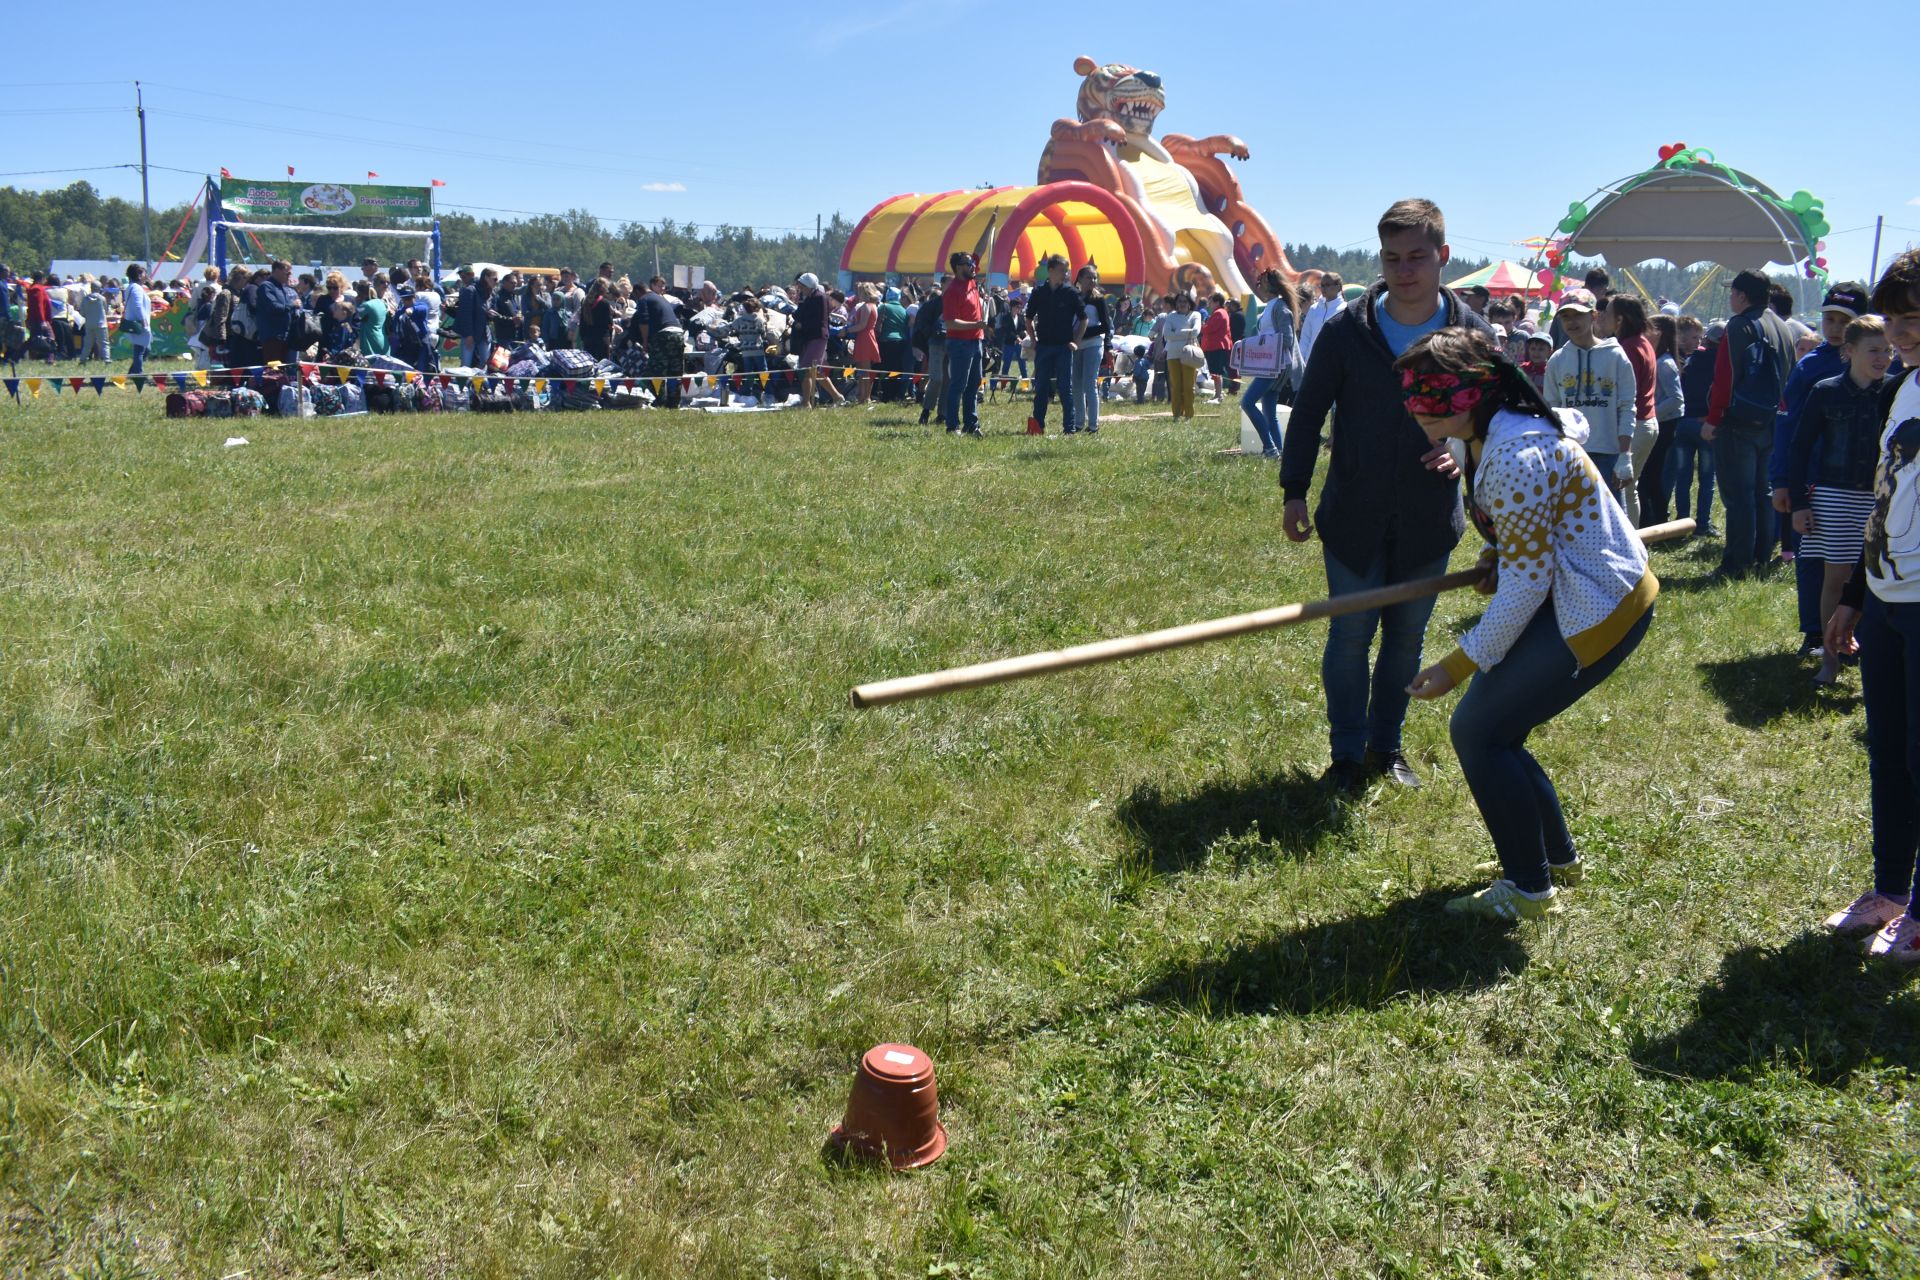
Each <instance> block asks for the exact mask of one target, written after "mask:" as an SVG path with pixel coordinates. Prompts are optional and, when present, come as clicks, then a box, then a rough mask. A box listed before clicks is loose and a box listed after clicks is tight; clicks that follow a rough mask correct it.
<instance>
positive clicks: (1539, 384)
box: [1520, 333, 1553, 396]
mask: <svg viewBox="0 0 1920 1280" xmlns="http://www.w3.org/2000/svg"><path fill="white" fill-rule="evenodd" d="M1526 352H1527V358H1526V360H1525V361H1524V362H1523V363H1522V364H1521V366H1520V367H1521V369H1523V370H1525V372H1526V375H1527V378H1528V380H1529V381H1531V382H1532V383H1533V389H1534V390H1535V391H1538V392H1540V393H1541V394H1542V395H1543V396H1544V395H1545V393H1546V389H1547V361H1548V360H1550V359H1552V358H1553V339H1552V338H1549V337H1548V336H1547V335H1546V334H1544V333H1532V334H1528V335H1527V339H1526Z"/></svg>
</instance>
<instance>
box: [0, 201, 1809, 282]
mask: <svg viewBox="0 0 1920 1280" xmlns="http://www.w3.org/2000/svg"><path fill="white" fill-rule="evenodd" d="M186 212H187V208H186V206H185V205H175V206H173V207H171V208H166V209H155V210H154V211H153V235H154V251H155V252H156V253H158V252H159V251H160V250H161V249H162V248H163V247H164V246H165V244H166V243H167V239H168V237H169V236H171V235H172V233H173V231H174V228H175V227H177V226H179V225H180V223H181V220H182V219H183V218H184V217H185V215H186ZM330 225H333V226H352V225H356V223H355V222H354V220H352V219H351V218H349V219H346V220H343V221H342V222H336V223H332V224H330ZM358 225H366V226H391V225H395V224H392V223H388V222H383V221H380V220H378V219H365V220H362V221H361V222H360V223H359V224H358ZM853 226H854V224H853V223H851V222H849V221H848V220H847V219H845V218H843V217H842V216H841V215H840V214H838V213H835V214H834V215H833V217H832V218H831V219H828V220H826V221H825V222H823V224H822V226H821V233H820V235H819V237H818V238H815V237H814V236H813V235H811V234H803V233H789V234H787V235H783V236H778V237H774V236H767V235H763V234H760V233H757V232H755V231H754V229H753V228H751V227H730V226H718V227H701V226H696V225H694V224H692V223H674V222H670V221H662V222H661V223H659V224H658V225H648V224H645V223H623V224H620V225H619V226H617V227H615V226H609V225H608V224H606V223H603V222H602V221H601V220H600V219H598V218H596V217H594V216H593V215H592V214H590V213H587V212H585V211H584V210H578V209H576V210H571V211H569V212H567V213H564V214H552V215H542V216H538V217H529V218H524V219H487V220H485V221H482V220H481V219H478V218H475V217H474V216H472V215H471V214H468V213H462V212H458V211H449V212H446V213H442V214H441V215H440V235H441V246H442V254H443V258H444V261H445V263H446V265H447V266H448V267H449V268H451V267H452V266H453V265H456V264H458V263H462V262H498V263H503V264H506V265H508V266H548V267H562V266H567V267H573V268H574V269H575V270H577V271H580V272H582V273H585V274H591V273H592V271H593V270H594V268H596V267H597V266H598V265H599V264H600V263H602V262H611V263H613V264H614V266H615V267H616V268H617V269H618V270H619V272H621V273H624V274H626V275H628V276H631V277H633V278H634V279H636V280H640V279H645V278H646V277H648V276H650V275H652V274H653V271H654V264H655V262H656V261H657V262H658V263H659V264H660V266H661V267H662V268H664V269H668V270H669V273H670V269H671V268H672V267H673V266H674V265H675V264H685V265H688V266H699V267H702V268H704V269H705V271H706V274H707V276H708V277H709V278H711V279H714V280H717V281H719V282H720V283H721V284H722V285H724V286H726V287H729V288H732V287H735V286H740V285H761V284H768V283H781V282H785V281H788V280H791V279H793V277H794V276H796V275H798V274H800V273H801V272H803V271H813V272H817V273H819V274H820V276H821V277H822V278H823V279H827V280H831V279H833V276H834V272H835V270H836V268H837V267H838V266H839V262H840V253H841V250H842V249H844V248H845V247H846V242H847V237H848V236H850V235H851V234H852V233H853ZM185 240H186V235H185V234H184V233H183V234H182V236H181V243H182V244H184V243H185ZM260 240H261V244H262V247H264V249H265V251H266V254H277V255H284V256H285V257H286V258H288V259H289V260H290V261H293V262H297V263H299V262H310V261H313V260H314V259H316V258H319V259H322V260H324V261H326V262H329V263H350V262H357V261H359V260H360V259H361V258H362V257H365V256H372V257H376V258H379V259H380V260H382V261H386V260H387V259H389V258H391V257H393V256H395V245H396V243H397V242H395V241H393V240H391V239H382V238H378V237H372V236H369V237H365V238H356V237H349V236H326V237H318V236H316V237H301V236H297V235H287V234H278V233H267V234H264V235H262V236H261V237H260ZM141 252H142V246H141V230H140V206H139V205H137V204H134V203H133V202H131V201H128V200H122V199H119V198H118V197H108V198H102V197H101V195H100V193H99V192H98V191H96V190H95V189H94V187H93V186H92V184H91V183H87V182H75V183H72V184H71V185H69V186H66V187H61V188H57V189H51V190H45V191H23V190H19V189H17V188H14V187H0V262H4V263H7V264H9V265H10V266H12V267H13V268H14V269H15V270H23V271H30V270H34V269H36V268H42V267H45V266H46V265H47V264H48V263H49V262H51V261H52V260H53V259H55V258H106V257H111V256H114V255H118V256H119V257H120V258H121V259H122V260H124V261H129V262H131V261H137V260H138V259H139V257H140V254H141ZM1527 253H1528V251H1527V250H1524V249H1520V248H1517V247H1516V248H1515V250H1514V257H1515V259H1516V260H1519V261H1524V260H1525V257H1526V255H1527ZM253 256H254V257H255V258H261V257H263V256H264V255H262V254H261V253H260V252H259V250H254V254H253ZM1287 257H1288V258H1289V260H1291V261H1292V263H1293V265H1294V266H1295V267H1297V268H1307V267H1319V268H1322V269H1331V270H1334V271H1338V272H1339V273H1340V274H1341V276H1342V277H1343V278H1344V279H1345V280H1346V281H1347V282H1348V283H1350V284H1354V283H1358V284H1366V283H1370V282H1372V281H1373V280H1375V279H1377V278H1378V275H1379V271H1378V267H1377V264H1376V260H1375V257H1374V255H1373V253H1372V252H1371V251H1369V250H1367V249H1365V248H1359V249H1345V250H1336V249H1334V248H1332V247H1331V246H1329V245H1304V244H1290V245H1288V246H1287ZM1489 261H1490V259H1488V258H1486V257H1484V256H1467V255H1461V254H1456V255H1455V257H1454V260H1453V263H1452V265H1451V266H1450V268H1449V270H1448V278H1449V279H1457V278H1459V277H1460V276H1464V275H1466V274H1468V273H1470V272H1473V271H1477V270H1478V269H1480V268H1481V267H1484V266H1486V265H1487V263H1488V262H1489ZM1571 265H1572V266H1573V271H1574V273H1576V274H1577V273H1579V272H1582V271H1584V266H1583V265H1581V264H1571ZM1706 270H1707V269H1706V268H1697V269H1689V270H1682V269H1680V268H1677V267H1670V266H1666V265H1665V264H1649V265H1647V266H1636V267H1634V268H1632V272H1633V275H1634V276H1636V277H1637V278H1638V279H1639V281H1640V283H1641V284H1642V285H1644V286H1645V288H1646V289H1647V291H1648V292H1649V293H1651V294H1652V295H1653V296H1654V297H1655V298H1672V299H1674V300H1675V301H1679V300H1681V299H1683V298H1686V297H1687V296H1688V295H1689V294H1691V293H1692V292H1693V289H1694V287H1695V286H1696V285H1697V284H1698V283H1699V281H1700V278H1701V276H1702V275H1703V274H1705V272H1706ZM1613 276H1614V284H1615V286H1616V287H1618V288H1622V289H1630V288H1632V287H1633V284H1632V281H1630V280H1628V279H1626V278H1625V273H1624V272H1622V271H1620V270H1618V269H1614V270H1613ZM1776 278H1778V279H1779V280H1780V281H1781V283H1782V284H1784V285H1786V286H1787V288H1788V289H1790V290H1792V291H1793V293H1794V295H1795V297H1796V298H1797V299H1798V301H1799V303H1800V309H1801V310H1809V309H1811V308H1812V307H1813V306H1815V305H1817V303H1818V296H1817V292H1816V289H1815V286H1814V283H1813V282H1812V281H1809V280H1806V279H1803V278H1800V277H1797V276H1794V275H1792V274H1791V273H1786V272H1779V273H1776ZM1725 282H1726V273H1724V272H1723V273H1721V278H1720V279H1719V280H1717V281H1715V282H1714V283H1713V284H1711V285H1709V286H1708V287H1707V288H1706V289H1705V290H1702V292H1701V293H1700V295H1699V296H1698V297H1696V298H1695V299H1694V301H1693V302H1692V303H1691V304H1690V305H1689V307H1688V310H1690V311H1693V312H1695V313H1696V314H1700V315H1725V314H1726V308H1727V290H1726V283H1725Z"/></svg>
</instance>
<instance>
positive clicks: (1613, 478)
mask: <svg viewBox="0 0 1920 1280" xmlns="http://www.w3.org/2000/svg"><path fill="white" fill-rule="evenodd" d="M1557 319H1558V322H1559V324H1560V328H1561V331H1562V332H1564V333H1565V334H1566V335H1567V345H1566V346H1564V347H1561V348H1560V349H1559V350H1558V351H1556V352H1554V353H1553V358H1552V359H1550V360H1548V361H1547V385H1546V388H1545V390H1544V392H1543V393H1542V394H1543V395H1544V397H1545V399H1546V402H1547V403H1548V404H1549V405H1551V406H1552V407H1553V408H1555V409H1578V410H1580V412H1581V413H1582V414H1583V415H1584V416H1585V417H1586V420H1587V423H1588V426H1589V427H1590V428H1591V430H1592V433H1593V434H1592V435H1591V436H1590V437H1589V438H1588V440H1587V442H1586V445H1587V456H1588V457H1590V458H1592V459H1593V465H1594V466H1596V467H1598V468H1600V475H1601V478H1602V479H1603V480H1604V481H1605V483H1606V485H1607V489H1608V492H1610V493H1617V491H1618V489H1619V486H1620V484H1621V483H1623V482H1624V481H1628V480H1631V479H1633V400H1634V394H1635V391H1636V389H1637V388H1636V384H1635V382H1634V378H1633V366H1632V365H1631V364H1630V363H1628V361H1627V355H1626V352H1624V351H1622V350H1620V344H1619V343H1617V342H1615V341H1614V340H1613V334H1612V329H1611V328H1610V326H1609V323H1608V319H1607V314H1606V312H1604V311H1601V310H1599V309H1597V308H1596V307H1595V306H1594V301H1593V294H1592V293H1591V292H1590V291H1588V290H1586V289H1569V290H1568V291H1567V296H1566V297H1565V298H1564V299H1563V300H1562V301H1561V303H1560V311H1559V313H1558V316H1557Z"/></svg>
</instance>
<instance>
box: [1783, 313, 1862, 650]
mask: <svg viewBox="0 0 1920 1280" xmlns="http://www.w3.org/2000/svg"><path fill="white" fill-rule="evenodd" d="M1867 309H1868V304H1867V286H1865V285H1864V284H1860V283H1859V282H1857V281H1853V280H1849V281H1846V282H1845V283H1843V284H1836V285H1834V286H1833V287H1832V288H1831V289H1828V290H1827V293H1826V296H1825V297H1824V298H1822V299H1821V300H1820V339H1821V341H1820V343H1819V345H1818V346H1816V347H1814V349H1813V350H1811V351H1809V352H1808V353H1807V354H1806V355H1804V356H1801V357H1800V359H1799V360H1798V361H1797V362H1796V363H1795V364H1794V366H1793V372H1792V373H1790V374H1788V375H1787V389H1786V391H1785V392H1784V393H1783V394H1782V395H1781V397H1780V403H1781V408H1780V414H1779V416H1778V417H1776V418H1775V419H1774V426H1773V453H1772V454H1771V455H1770V456H1769V457H1768V459H1767V484H1768V486H1769V488H1770V489H1771V490H1772V498H1773V509H1774V510H1775V511H1777V512H1779V513H1780V514H1782V515H1788V516H1790V513H1791V512H1794V511H1797V510H1800V509H1801V508H1802V507H1803V506H1804V505H1805V501H1806V497H1807V495H1806V494H1804V493H1795V492H1793V487H1792V486H1791V485H1790V484H1789V483H1788V472H1789V471H1790V470H1791V467H1792V462H1791V454H1792V452H1793V440H1794V436H1795V434H1796V433H1797V431H1798V430H1799V426H1800V418H1801V413H1802V411H1803V410H1804V409H1805V408H1806V404H1807V397H1808V396H1810V395H1812V394H1813V388H1814V386H1815V385H1816V384H1817V383H1821V382H1825V381H1826V380H1827V379H1829V378H1837V377H1840V376H1841V375H1842V374H1844V373H1846V372H1848V363H1847V360H1846V357H1845V355H1844V354H1843V352H1842V350H1841V348H1842V346H1843V344H1845V342H1846V337H1847V326H1848V325H1850V324H1852V323H1853V322H1854V321H1855V320H1858V319H1859V318H1860V317H1861V316H1863V315H1865V314H1867ZM1781 537H1782V539H1783V540H1785V543H1784V544H1785V545H1787V546H1789V547H1790V548H1792V550H1793V551H1794V559H1793V588H1794V599H1795V603H1796V604H1797V606H1798V612H1799V622H1800V656H1801V657H1802V658H1806V657H1809V656H1811V655H1812V654H1813V652H1814V650H1816V649H1818V648H1819V647H1820V633H1821V630H1822V627H1823V624H1824V617H1823V613H1822V609H1821V605H1820V599H1821V595H1822V592H1823V590H1824V587H1823V584H1824V583H1825V581H1826V569H1827V566H1826V563H1825V560H1824V558H1823V557H1821V556H1818V555H1808V554H1807V551H1806V548H1804V547H1802V546H1801V545H1800V537H1799V533H1798V531H1797V530H1796V529H1794V528H1792V527H1789V528H1786V529H1783V530H1781ZM1826 542H1827V540H1826V539H1824V538H1822V539H1820V543H1821V544H1822V545H1825V544H1826ZM1842 559H1843V561H1844V562H1845V563H1847V564H1851V563H1852V562H1853V556H1852V553H1851V552H1848V553H1847V554H1846V555H1845V556H1843V557H1842ZM1836 590H1837V588H1836ZM1832 612H1833V607H1832V605H1831V604H1829V605H1828V606H1827V608H1826V609H1825V613H1827V614H1831V613H1832Z"/></svg>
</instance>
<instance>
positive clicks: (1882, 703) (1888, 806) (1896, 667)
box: [1854, 590, 1920, 898]
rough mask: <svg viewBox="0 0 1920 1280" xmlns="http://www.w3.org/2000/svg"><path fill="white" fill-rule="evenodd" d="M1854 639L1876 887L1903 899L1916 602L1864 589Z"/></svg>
mask: <svg viewBox="0 0 1920 1280" xmlns="http://www.w3.org/2000/svg"><path fill="white" fill-rule="evenodd" d="M1854 638H1855V639H1856V640H1858V641H1859V642H1860V698H1861V701H1863V702H1864V703H1866V710H1867V777H1868V779H1869V781H1870V788H1871V790H1870V795H1871V796H1872V807H1873V888H1874V892H1876V893H1884V894H1886V895H1887V896H1889V897H1893V898H1904V897H1907V896H1908V895H1909V894H1911V893H1912V892H1913V884H1914V855H1915V852H1916V850H1917V849H1920V604H1915V603H1912V602H1910V601H1909V602H1905V603H1900V604H1888V603H1887V602H1886V601H1884V600H1882V599H1881V598H1880V597H1879V596H1876V595H1875V594H1873V592H1872V590H1868V592H1867V599H1866V608H1865V610H1864V611H1863V612H1862V613H1861V615H1860V625H1859V626H1858V628H1856V629H1855V631H1854Z"/></svg>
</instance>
